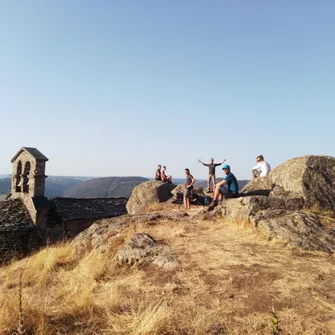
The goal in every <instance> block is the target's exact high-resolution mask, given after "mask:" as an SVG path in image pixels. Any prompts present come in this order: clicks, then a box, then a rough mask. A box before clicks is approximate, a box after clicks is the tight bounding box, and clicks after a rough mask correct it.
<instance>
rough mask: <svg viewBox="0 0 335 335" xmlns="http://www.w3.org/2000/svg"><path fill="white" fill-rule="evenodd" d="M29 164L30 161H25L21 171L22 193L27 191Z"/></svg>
mask: <svg viewBox="0 0 335 335" xmlns="http://www.w3.org/2000/svg"><path fill="white" fill-rule="evenodd" d="M30 169H31V164H30V162H26V164H25V165H24V172H23V193H29V177H28V176H29V174H30Z"/></svg>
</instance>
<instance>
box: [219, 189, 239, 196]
mask: <svg viewBox="0 0 335 335" xmlns="http://www.w3.org/2000/svg"><path fill="white" fill-rule="evenodd" d="M220 193H221V194H222V195H223V196H224V197H225V198H226V199H228V198H237V197H238V193H233V192H232V191H231V190H230V189H229V188H227V187H224V186H221V187H220Z"/></svg>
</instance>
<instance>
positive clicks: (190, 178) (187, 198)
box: [184, 169, 195, 209]
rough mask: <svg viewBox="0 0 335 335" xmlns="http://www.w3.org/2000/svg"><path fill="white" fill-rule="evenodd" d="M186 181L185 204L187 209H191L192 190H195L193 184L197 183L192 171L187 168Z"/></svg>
mask: <svg viewBox="0 0 335 335" xmlns="http://www.w3.org/2000/svg"><path fill="white" fill-rule="evenodd" d="M184 171H185V174H186V181H185V190H184V206H185V209H190V204H191V200H190V198H191V191H192V190H193V184H194V183H195V179H194V178H193V176H192V175H191V173H190V170H189V169H185V170H184Z"/></svg>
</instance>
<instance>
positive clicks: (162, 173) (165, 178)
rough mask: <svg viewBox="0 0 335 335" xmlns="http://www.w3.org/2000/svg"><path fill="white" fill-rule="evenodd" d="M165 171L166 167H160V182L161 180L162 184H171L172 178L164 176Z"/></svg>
mask: <svg viewBox="0 0 335 335" xmlns="http://www.w3.org/2000/svg"><path fill="white" fill-rule="evenodd" d="M165 170H166V166H163V167H162V171H161V180H162V182H164V183H165V182H167V183H172V176H169V175H168V176H167V175H166V174H165Z"/></svg>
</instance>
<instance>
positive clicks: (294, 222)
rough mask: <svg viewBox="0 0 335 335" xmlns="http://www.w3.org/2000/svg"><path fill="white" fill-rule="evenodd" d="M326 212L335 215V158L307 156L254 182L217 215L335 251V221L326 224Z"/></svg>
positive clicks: (296, 243)
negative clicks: (323, 213) (334, 213)
mask: <svg viewBox="0 0 335 335" xmlns="http://www.w3.org/2000/svg"><path fill="white" fill-rule="evenodd" d="M322 211H330V212H335V158H334V157H328V156H305V157H299V158H294V159H291V160H289V161H287V162H285V163H284V164H282V165H280V166H278V167H276V168H275V169H273V170H272V171H271V172H270V174H269V176H268V177H263V178H257V179H254V180H252V181H250V182H249V183H248V184H247V185H246V186H245V187H244V188H243V190H242V194H241V197H240V198H238V199H228V200H226V201H224V202H223V203H222V205H221V206H219V207H218V208H217V209H216V210H215V211H214V215H222V216H224V217H225V218H227V219H229V220H239V221H247V222H249V223H251V224H252V225H253V226H255V227H256V228H257V229H258V230H260V231H262V232H263V233H265V234H267V235H269V236H272V237H275V238H277V239H280V240H285V241H287V242H288V243H289V244H290V245H294V246H298V247H303V248H305V249H308V250H320V251H326V252H334V251H335V220H334V219H332V218H331V217H329V219H328V223H327V224H324V220H323V219H322V218H323V217H324V215H319V213H320V212H322ZM212 215H213V214H212Z"/></svg>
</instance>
